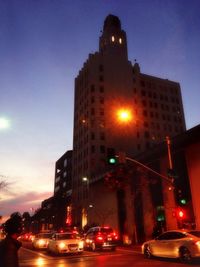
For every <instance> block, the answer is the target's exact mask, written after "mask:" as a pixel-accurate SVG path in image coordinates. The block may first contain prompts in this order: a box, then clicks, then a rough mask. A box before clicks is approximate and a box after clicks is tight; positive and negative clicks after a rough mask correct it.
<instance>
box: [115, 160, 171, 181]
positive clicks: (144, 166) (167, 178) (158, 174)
mask: <svg viewBox="0 0 200 267" xmlns="http://www.w3.org/2000/svg"><path fill="white" fill-rule="evenodd" d="M116 157H119V156H118V155H117V156H116ZM125 158H126V160H129V161H131V162H134V163H136V164H137V165H140V166H141V167H143V168H145V169H146V170H148V171H150V172H152V173H154V174H156V175H157V176H159V177H161V178H163V179H164V180H166V181H167V182H168V183H170V185H172V184H173V181H172V179H170V178H169V177H167V176H165V175H163V174H160V173H158V172H156V171H155V170H153V169H151V168H150V167H148V166H147V165H145V164H143V163H141V162H139V161H137V160H136V159H132V158H129V157H125Z"/></svg>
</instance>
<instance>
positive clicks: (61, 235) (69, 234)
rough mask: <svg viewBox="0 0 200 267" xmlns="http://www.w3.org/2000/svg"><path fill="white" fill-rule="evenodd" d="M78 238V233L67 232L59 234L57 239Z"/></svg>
mask: <svg viewBox="0 0 200 267" xmlns="http://www.w3.org/2000/svg"><path fill="white" fill-rule="evenodd" d="M76 238H78V235H77V234H73V233H67V234H60V235H57V239H58V240H65V239H76Z"/></svg>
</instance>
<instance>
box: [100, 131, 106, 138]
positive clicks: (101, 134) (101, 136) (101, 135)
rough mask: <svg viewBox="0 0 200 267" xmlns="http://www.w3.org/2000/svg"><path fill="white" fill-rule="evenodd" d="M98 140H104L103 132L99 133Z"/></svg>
mask: <svg viewBox="0 0 200 267" xmlns="http://www.w3.org/2000/svg"><path fill="white" fill-rule="evenodd" d="M100 140H105V134H104V133H103V132H101V133H100Z"/></svg>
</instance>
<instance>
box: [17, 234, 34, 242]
mask: <svg viewBox="0 0 200 267" xmlns="http://www.w3.org/2000/svg"><path fill="white" fill-rule="evenodd" d="M33 239H34V234H33V233H23V234H21V235H20V236H19V237H18V240H21V241H32V240H33Z"/></svg>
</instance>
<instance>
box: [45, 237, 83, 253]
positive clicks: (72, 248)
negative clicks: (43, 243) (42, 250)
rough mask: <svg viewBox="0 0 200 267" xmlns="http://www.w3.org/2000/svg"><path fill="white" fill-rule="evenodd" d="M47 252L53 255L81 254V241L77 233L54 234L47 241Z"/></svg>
mask: <svg viewBox="0 0 200 267" xmlns="http://www.w3.org/2000/svg"><path fill="white" fill-rule="evenodd" d="M48 251H49V252H51V253H54V254H64V253H82V252H83V240H82V239H81V238H80V236H79V235H78V234H77V233H73V232H65V233H55V234H53V235H52V238H51V240H50V241H49V244H48Z"/></svg>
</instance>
